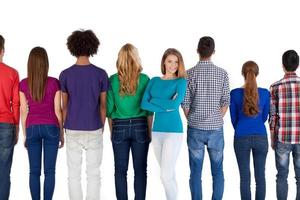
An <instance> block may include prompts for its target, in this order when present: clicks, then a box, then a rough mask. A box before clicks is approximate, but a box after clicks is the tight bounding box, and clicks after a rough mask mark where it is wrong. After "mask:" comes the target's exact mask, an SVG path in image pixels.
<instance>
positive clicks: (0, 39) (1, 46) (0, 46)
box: [0, 35, 5, 50]
mask: <svg viewBox="0 0 300 200" xmlns="http://www.w3.org/2000/svg"><path fill="white" fill-rule="evenodd" d="M4 43H5V39H4V37H3V36H2V35H0V50H3V49H4Z"/></svg>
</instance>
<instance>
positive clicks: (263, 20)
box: [0, 0, 300, 200]
mask: <svg viewBox="0 0 300 200" xmlns="http://www.w3.org/2000/svg"><path fill="white" fill-rule="evenodd" d="M0 8H1V11H0V13H1V19H0V34H2V35H3V36H4V37H5V39H6V44H5V47H6V54H5V57H4V62H5V63H7V64H8V65H10V66H12V67H14V68H16V69H17V70H18V71H19V74H20V78H21V79H23V78H25V77H26V73H27V59H28V55H29V52H30V50H31V49H32V48H33V47H35V46H42V47H44V48H45V49H46V50H47V52H48V56H49V60H50V70H49V75H51V76H53V77H56V78H58V76H59V74H60V72H61V71H62V70H64V69H65V68H67V67H69V66H71V65H72V64H73V63H74V62H75V58H74V57H72V56H71V55H70V53H69V52H68V50H67V47H66V45H65V44H66V39H67V37H68V36H69V35H70V34H71V33H72V31H74V30H77V29H79V28H83V29H92V30H93V31H94V32H95V33H96V35H97V36H98V38H99V39H100V42H101V45H100V47H99V51H98V54H97V55H95V56H94V57H93V58H91V61H92V63H94V64H95V65H97V66H99V67H101V68H103V69H105V70H106V71H107V73H108V74H109V75H112V74H113V73H115V72H116V67H115V62H116V60H117V54H118V51H119V50H120V48H121V46H122V45H124V44H125V43H127V42H129V43H132V44H133V45H135V46H136V47H137V48H138V50H139V53H140V57H141V60H142V64H143V72H144V73H146V74H148V75H149V76H150V77H153V76H161V74H160V60H161V57H162V54H163V52H164V51H165V50H166V49H167V48H169V47H174V48H177V49H178V50H179V51H180V52H181V53H182V54H183V57H184V61H185V65H186V69H189V68H191V67H193V66H194V65H195V64H196V63H197V61H198V55H197V53H196V48H197V43H198V40H199V38H200V37H202V36H206V35H209V36H212V37H213V38H214V39H215V43H216V53H215V55H214V56H213V58H212V59H213V62H214V63H215V64H216V65H218V66H220V67H222V68H224V69H225V70H227V72H228V73H229V77H230V87H231V89H233V88H236V87H240V86H241V85H242V84H243V77H242V76H241V66H242V64H243V63H244V62H245V61H247V60H254V61H256V62H257V63H258V65H259V67H260V75H259V76H258V84H259V86H260V87H266V88H269V86H270V84H271V83H273V82H275V81H277V80H278V79H280V78H281V77H282V76H283V71H282V68H281V56H282V54H283V52H284V51H285V50H288V49H295V50H296V51H298V53H300V29H299V21H298V20H299V17H300V16H299V9H298V8H299V3H298V2H297V1H290V0H287V1H258V0H255V1H238V0H236V1H235V0H229V1H203V0H197V1H188V0H187V1H177V0H173V1H169V0H165V1H156V0H152V1H144V0H140V1H138V0H129V1H126V0H123V1H122V0H110V1H101V0H98V1H96V0H86V1H79V0H73V1H71V0H66V1H58V0H52V1H50V0H48V1H42V0H40V1H38V0H27V1H21V0H20V1H17V0H9V1H8V0H0ZM78 81H80V80H78ZM182 114H183V113H182ZM182 118H183V115H182ZM224 120H225V124H224V136H225V150H224V174H225V191H224V198H223V199H225V200H235V199H240V194H239V172H238V167H237V163H236V158H235V155H234V151H233V135H234V132H233V128H232V126H231V122H230V116H229V113H227V114H226V116H225V119H224ZM170 123H171V122H170ZM183 123H184V124H185V125H186V120H185V119H184V118H183ZM184 132H185V133H184V135H185V137H184V141H183V143H182V148H181V153H180V156H179V158H178V162H177V181H178V187H179V199H180V200H188V199H190V191H189V183H188V180H189V164H188V150H187V145H186V126H185V130H184ZM104 135H105V136H104V155H103V161H102V165H101V174H102V179H101V180H102V186H101V199H105V200H114V199H115V189H114V162H113V152H112V146H111V142H110V139H109V132H108V126H107V125H106V126H105V132H104ZM22 140H23V136H22V132H20V140H19V143H18V145H17V146H16V148H15V153H14V160H13V166H12V172H11V181H12V184H11V195H10V199H11V200H29V199H31V197H30V191H29V166H28V157H27V152H26V149H25V148H24V147H23V144H22V142H23V141H22ZM65 151H66V149H65V147H64V148H63V149H61V150H59V155H58V158H57V165H56V187H55V193H54V197H53V199H54V200H67V199H68V188H67V164H66V152H65ZM251 165H252V163H251ZM82 166H83V168H82V175H83V176H82V183H83V188H84V191H85V183H86V182H85V167H84V166H85V163H83V165H82ZM251 170H252V184H251V185H252V191H253V192H252V194H253V197H254V191H255V190H254V189H255V182H254V176H253V168H251ZM42 174H43V172H42ZM202 174H203V180H202V183H203V199H210V198H211V192H212V181H211V175H210V164H209V159H208V154H207V152H206V155H205V161H204V166H203V173H202ZM133 175H134V173H133V170H132V164H131V163H130V166H129V171H128V190H129V199H133V198H134V191H133ZM294 176H295V175H294V170H293V165H292V162H291V163H290V174H289V186H290V187H289V199H295V195H296V187H295V179H294ZM159 177H160V175H159V167H158V164H157V161H156V159H155V157H154V153H153V149H152V147H151V146H150V149H149V157H148V186H147V199H150V200H163V199H165V194H164V189H163V186H162V184H161V182H160V178H159ZM275 177H276V168H275V161H274V152H273V151H272V150H271V148H269V154H268V157H267V164H266V180H267V194H266V199H267V200H273V199H276V191H275V188H276V184H275ZM41 180H43V175H42V176H41ZM41 188H42V187H41Z"/></svg>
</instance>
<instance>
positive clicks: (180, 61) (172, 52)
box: [160, 48, 186, 78]
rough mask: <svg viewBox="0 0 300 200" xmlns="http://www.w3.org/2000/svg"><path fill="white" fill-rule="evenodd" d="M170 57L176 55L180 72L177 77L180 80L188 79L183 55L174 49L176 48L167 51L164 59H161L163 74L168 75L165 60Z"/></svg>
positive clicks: (178, 71) (177, 72)
mask: <svg viewBox="0 0 300 200" xmlns="http://www.w3.org/2000/svg"><path fill="white" fill-rule="evenodd" d="M169 55H174V56H176V57H177V59H178V70H177V71H176V73H175V74H176V76H177V77H178V78H185V77H186V72H185V69H184V62H183V58H182V55H181V53H180V52H179V51H178V50H177V49H174V48H169V49H167V50H166V51H165V53H164V55H163V57H162V58H161V64H160V67H161V73H162V74H166V67H165V60H166V58H167V57H168V56H169Z"/></svg>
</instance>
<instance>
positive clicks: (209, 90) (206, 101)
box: [182, 61, 230, 130]
mask: <svg viewBox="0 0 300 200" xmlns="http://www.w3.org/2000/svg"><path fill="white" fill-rule="evenodd" d="M187 74H188V77H187V81H188V86H187V90H186V93H185V98H184V101H183V103H182V108H183V109H186V110H189V114H188V125H189V126H191V127H193V128H197V129H202V130H215V129H218V128H221V127H222V126H223V117H222V113H221V108H222V107H225V106H228V105H229V102H230V90H229V80H228V74H227V72H226V71H225V70H224V69H222V68H219V67H217V66H215V65H214V64H213V63H212V62H211V61H199V62H198V64H197V65H196V66H195V67H193V68H191V69H189V70H188V71H187Z"/></svg>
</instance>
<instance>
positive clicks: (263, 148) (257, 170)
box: [234, 135, 268, 200]
mask: <svg viewBox="0 0 300 200" xmlns="http://www.w3.org/2000/svg"><path fill="white" fill-rule="evenodd" d="M234 151H235V155H236V159H237V163H238V166H239V171H240V193H241V199H242V200H251V189H250V185H251V172H250V154H251V151H252V155H253V164H254V176H255V182H256V192H255V199H256V200H264V199H265V196H266V179H265V165H266V158H267V153H268V138H267V136H266V135H253V136H244V137H240V138H234Z"/></svg>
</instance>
